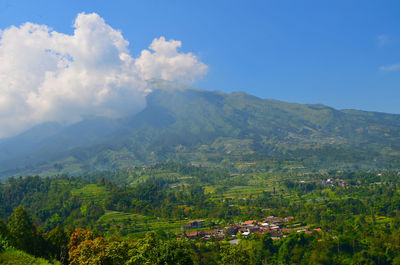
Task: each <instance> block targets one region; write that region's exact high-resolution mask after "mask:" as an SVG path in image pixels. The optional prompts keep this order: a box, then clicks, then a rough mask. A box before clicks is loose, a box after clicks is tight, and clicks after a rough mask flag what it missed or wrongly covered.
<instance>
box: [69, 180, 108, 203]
mask: <svg viewBox="0 0 400 265" xmlns="http://www.w3.org/2000/svg"><path fill="white" fill-rule="evenodd" d="M71 193H72V195H73V196H77V197H79V198H80V199H81V200H82V201H84V202H90V201H94V202H96V203H99V204H103V203H104V201H105V199H106V198H107V196H108V192H107V191H106V188H105V187H101V186H98V185H96V184H87V185H85V186H84V187H82V188H80V189H73V190H72V191H71Z"/></svg>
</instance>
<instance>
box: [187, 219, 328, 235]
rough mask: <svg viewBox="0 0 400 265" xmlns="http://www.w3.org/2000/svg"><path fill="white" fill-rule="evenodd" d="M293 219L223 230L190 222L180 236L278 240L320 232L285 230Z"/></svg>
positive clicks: (239, 225) (242, 223)
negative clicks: (258, 236) (261, 236)
mask: <svg viewBox="0 0 400 265" xmlns="http://www.w3.org/2000/svg"><path fill="white" fill-rule="evenodd" d="M293 222H294V217H292V216H289V217H284V218H282V217H275V216H269V217H267V218H265V219H263V220H262V221H260V222H259V221H257V220H248V221H244V222H240V223H237V224H233V225H230V226H226V227H223V228H215V229H210V230H202V229H201V228H202V227H203V220H192V221H190V222H189V223H188V224H185V225H184V226H183V227H182V230H184V233H183V234H181V235H180V236H184V237H186V238H188V239H204V240H210V239H213V240H223V239H235V238H236V237H237V236H238V235H239V234H240V235H241V236H244V237H247V236H250V235H251V234H253V233H256V234H267V233H269V234H270V235H271V238H272V239H280V238H282V237H285V234H288V233H291V232H305V233H312V232H313V231H318V232H321V229H320V228H317V229H313V230H307V229H296V228H287V225H288V224H293Z"/></svg>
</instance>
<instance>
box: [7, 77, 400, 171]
mask: <svg viewBox="0 0 400 265" xmlns="http://www.w3.org/2000/svg"><path fill="white" fill-rule="evenodd" d="M149 83H150V85H151V86H152V88H153V89H152V92H151V93H150V94H149V95H148V96H147V106H146V108H145V109H143V110H142V111H141V112H139V113H137V114H135V115H133V116H130V117H125V118H120V119H108V118H92V119H86V120H83V121H81V122H79V123H76V124H73V125H70V126H64V127H61V129H60V131H57V130H56V131H55V133H54V135H50V136H48V137H46V135H44V137H43V139H42V141H41V143H44V144H41V145H39V146H34V147H33V148H31V149H29V148H28V149H24V150H22V152H20V153H18V154H14V156H12V157H7V158H8V159H4V156H5V155H4V153H1V152H2V150H4V146H7V144H8V145H9V148H10V146H11V147H12V144H10V142H11V143H12V141H13V140H14V141H15V139H18V137H19V138H21V135H24V134H21V135H19V136H16V137H13V138H11V139H8V140H5V141H3V142H0V158H3V159H0V172H1V174H2V175H3V176H9V175H15V174H59V173H68V174H80V173H83V172H89V171H96V170H109V169H116V168H129V167H134V166H139V165H143V164H146V163H154V162H160V161H169V160H174V161H181V162H185V163H199V164H203V163H204V164H208V165H209V164H212V165H217V166H220V165H225V166H226V165H228V164H229V163H236V162H237V161H240V160H249V161H251V160H265V159H272V158H279V159H296V160H298V161H301V160H306V162H305V164H310V165H313V164H314V165H315V166H318V164H320V165H319V166H320V167H324V168H331V167H336V168H346V167H349V166H350V164H356V162H357V163H359V164H360V165H361V166H362V167H365V168H379V167H382V166H387V165H388V164H389V165H391V166H397V165H398V164H399V157H400V115H398V114H386V113H380V112H368V111H359V110H336V109H334V108H331V107H328V106H324V105H322V104H299V103H288V102H283V101H279V100H273V99H261V98H258V97H256V96H253V95H250V94H247V93H245V92H233V93H230V94H227V93H223V92H221V91H208V90H201V89H194V88H190V87H187V86H183V85H179V84H175V83H171V82H167V81H160V80H151V81H150V82H149ZM34 129H35V128H33V129H32V130H34ZM39 131H40V130H39ZM43 133H44V134H45V133H49V132H47V131H45V132H43ZM50 134H51V133H50ZM28 136H29V135H28ZM39 136H40V135H39ZM28 138H29V137H28ZM39 138H40V137H39ZM319 156H323V157H319ZM325 160H326V161H325ZM310 161H313V162H312V163H311V162H310ZM324 161H325V162H324ZM350 162H351V163H350ZM300 163H303V162H300ZM349 163H350V164H349ZM350 167H351V166H350Z"/></svg>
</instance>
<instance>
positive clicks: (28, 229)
mask: <svg viewBox="0 0 400 265" xmlns="http://www.w3.org/2000/svg"><path fill="white" fill-rule="evenodd" d="M8 227H9V232H10V243H11V245H12V246H14V247H15V248H18V249H21V250H24V251H26V252H28V253H31V254H37V253H35V249H36V247H37V246H35V245H36V244H33V242H36V240H35V239H36V237H37V231H36V228H35V227H34V226H33V224H32V222H31V219H30V216H29V214H28V213H27V212H26V211H25V209H24V208H23V207H22V206H19V207H17V208H15V209H14V212H13V213H12V214H11V216H10V217H9V218H8Z"/></svg>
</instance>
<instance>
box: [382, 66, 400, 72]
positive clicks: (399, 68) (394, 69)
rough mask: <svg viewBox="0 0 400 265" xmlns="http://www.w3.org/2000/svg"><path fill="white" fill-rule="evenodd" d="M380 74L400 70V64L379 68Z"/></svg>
mask: <svg viewBox="0 0 400 265" xmlns="http://www.w3.org/2000/svg"><path fill="white" fill-rule="evenodd" d="M379 70H380V71H381V72H395V71H399V70H400V64H391V65H386V66H381V67H379Z"/></svg>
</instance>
